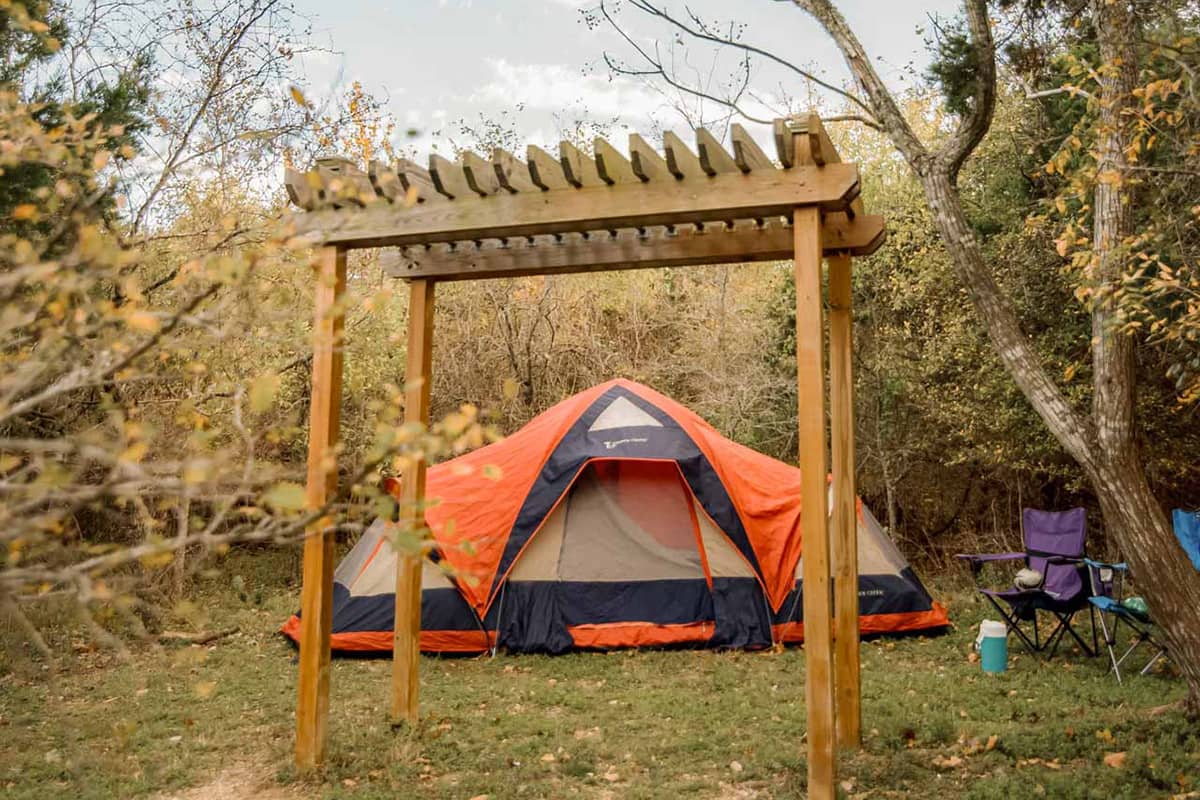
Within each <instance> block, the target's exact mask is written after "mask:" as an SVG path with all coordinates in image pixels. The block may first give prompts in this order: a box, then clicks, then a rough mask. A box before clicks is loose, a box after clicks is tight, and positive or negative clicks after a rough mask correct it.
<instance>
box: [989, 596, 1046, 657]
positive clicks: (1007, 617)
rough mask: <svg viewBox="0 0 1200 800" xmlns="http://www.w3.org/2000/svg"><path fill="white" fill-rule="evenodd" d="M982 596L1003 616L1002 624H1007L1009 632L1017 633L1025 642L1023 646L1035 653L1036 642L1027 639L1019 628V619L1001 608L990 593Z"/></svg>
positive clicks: (1027, 636)
mask: <svg viewBox="0 0 1200 800" xmlns="http://www.w3.org/2000/svg"><path fill="white" fill-rule="evenodd" d="M984 597H986V598H987V601H988V602H989V603H991V604H992V608H994V609H996V613H997V614H999V615H1000V616H1001V617H1003V619H1004V624H1005V625H1007V626H1008V630H1009V632H1010V633H1015V634H1017V636H1018V637H1019V638H1020V639H1021V641H1022V642H1024V643H1025V646H1026V647H1027V648H1029V652H1031V653H1034V654H1036V653H1037V652H1038V650H1039V648H1038V646H1037V645H1036V644H1034V643H1033V642H1031V641H1029V635H1028V634H1026V633H1025V631H1023V630H1021V626H1020V624H1019V620H1017V619H1016V614H1009V613H1008V612H1007V611H1005V610H1004V609H1003V608H1001V606H1000V604H999V603H997V602H996V598H994V597H992V596H991V595H987V594H985V595H984ZM1036 623H1037V615H1036V612H1034V624H1036Z"/></svg>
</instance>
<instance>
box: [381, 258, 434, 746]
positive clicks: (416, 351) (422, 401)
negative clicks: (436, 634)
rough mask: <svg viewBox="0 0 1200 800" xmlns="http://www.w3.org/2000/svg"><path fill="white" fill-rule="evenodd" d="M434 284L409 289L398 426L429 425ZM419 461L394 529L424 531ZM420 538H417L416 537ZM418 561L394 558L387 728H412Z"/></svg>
mask: <svg viewBox="0 0 1200 800" xmlns="http://www.w3.org/2000/svg"><path fill="white" fill-rule="evenodd" d="M434 286H435V284H434V282H433V281H431V280H415V281H412V282H411V284H410V286H409V301H408V364H407V368H406V370H405V373H404V381H405V384H404V422H405V424H419V425H421V426H422V427H428V426H429V385H430V382H431V377H432V365H433V358H432V354H433V312H434ZM425 468H426V464H425V460H424V459H421V460H419V461H416V462H414V463H413V465H412V466H411V467H410V468H409V470H408V472H407V473H406V474H405V475H403V476H402V480H401V483H400V489H401V491H400V525H401V527H402V528H403V529H404V530H406V531H415V532H423V531H424V530H425V509H424V503H425ZM422 538H423V537H422ZM421 558H422V554H421V553H420V552H419V551H418V552H415V553H411V552H400V553H397V559H396V618H395V624H394V626H393V639H392V709H391V721H392V724H393V725H396V724H400V723H404V722H407V723H415V722H416V721H417V715H418V711H419V705H420V704H419V693H420V685H421V675H420V669H421V663H420V662H421Z"/></svg>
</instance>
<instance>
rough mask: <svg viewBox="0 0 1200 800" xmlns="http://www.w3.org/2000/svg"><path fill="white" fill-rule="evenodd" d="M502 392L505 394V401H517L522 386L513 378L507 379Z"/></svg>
mask: <svg viewBox="0 0 1200 800" xmlns="http://www.w3.org/2000/svg"><path fill="white" fill-rule="evenodd" d="M502 391H503V392H504V399H505V400H516V399H517V393H518V392H519V391H521V386H520V384H518V383H517V382H516V380H515V379H513V378H505V379H504V385H503V387H502Z"/></svg>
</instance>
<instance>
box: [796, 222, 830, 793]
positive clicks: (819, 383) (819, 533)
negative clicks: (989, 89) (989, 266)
mask: <svg viewBox="0 0 1200 800" xmlns="http://www.w3.org/2000/svg"><path fill="white" fill-rule="evenodd" d="M792 227H793V229H794V231H795V249H796V253H795V260H796V264H795V281H796V388H797V392H796V396H797V405H798V426H799V443H800V482H801V490H800V500H801V526H802V536H803V539H802V554H803V564H804V568H803V575H802V580H803V582H802V585H801V591H802V593H803V597H804V654H805V662H806V664H807V676H806V680H805V701H806V704H807V708H808V792H809V794H808V796H809V797H810V798H812V799H813V800H824V798H829V800H832V798H833V796H834V789H833V787H834V782H835V775H836V765H835V763H834V759H835V754H834V735H835V734H834V696H833V646H832V645H833V643H832V630H831V625H830V623H831V619H830V617H831V612H832V609H831V598H830V590H829V589H830V587H829V530H828V527H827V525H828V520H827V518H826V502H825V496H826V491H827V490H826V485H825V476H826V474H827V473H828V460H827V458H826V455H825V446H826V444H825V332H824V322H823V318H824V313H823V302H822V296H821V210H820V208H818V207H817V206H802V207H799V208H797V209H796V211H795V214H794V216H793V224H792Z"/></svg>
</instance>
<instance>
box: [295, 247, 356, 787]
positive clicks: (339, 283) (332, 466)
mask: <svg viewBox="0 0 1200 800" xmlns="http://www.w3.org/2000/svg"><path fill="white" fill-rule="evenodd" d="M316 269H317V284H316V291H315V293H314V303H313V305H314V316H313V360H312V393H311V397H310V399H309V411H308V416H309V431H308V485H307V490H306V496H305V500H306V504H307V506H308V508H309V509H319V508H321V507H322V506H324V505H325V504H326V503H327V502H328V501H329V499H330V498H331V497H332V496H333V495H334V494H335V493H336V492H337V478H338V474H337V443H338V427H339V425H340V423H341V411H342V345H343V330H344V323H345V309H344V308H343V302H344V299H345V293H346V251H345V250H344V249H342V248H340V247H322V248H321V249H320V251H319V252H318V254H317V259H316ZM330 523H331V520H330V518H329V517H327V516H325V517H321V518H320V519H318V520H317V521H315V522H314V523H312V524H311V525H310V526H309V527H308V530H307V532H306V536H305V539H304V568H303V577H302V584H301V593H300V677H299V681H298V686H299V689H298V697H297V702H296V752H295V759H296V766H297V767H298V768H299V769H301V770H302V771H310V770H312V769H315V768H316V767H318V766H319V765H320V764H321V762H322V761H324V760H325V741H326V729H327V720H328V716H329V642H330V634H331V631H332V629H333V556H334V552H333V550H334V529H333V527H332V526H331V524H330Z"/></svg>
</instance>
